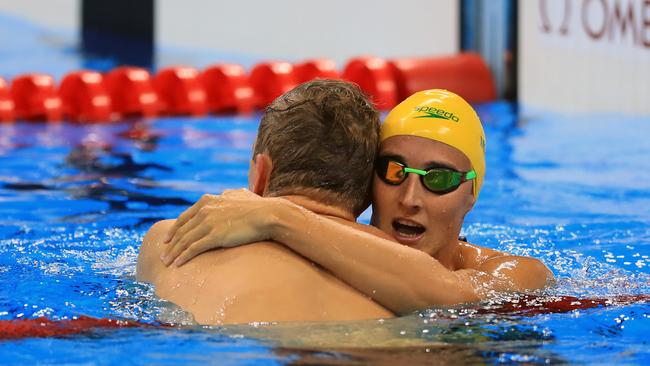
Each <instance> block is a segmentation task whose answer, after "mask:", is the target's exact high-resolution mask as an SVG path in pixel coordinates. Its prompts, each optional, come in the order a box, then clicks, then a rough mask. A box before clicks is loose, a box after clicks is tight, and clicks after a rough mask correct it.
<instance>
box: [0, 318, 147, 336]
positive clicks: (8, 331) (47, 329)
mask: <svg viewBox="0 0 650 366" xmlns="http://www.w3.org/2000/svg"><path fill="white" fill-rule="evenodd" d="M135 327H151V325H148V324H144V323H140V322H137V321H132V320H117V319H106V318H93V317H89V316H79V317H77V318H75V319H63V320H51V319H48V318H46V317H40V318H35V319H15V320H1V321H0V340H10V339H14V340H15V339H23V338H45V337H60V336H66V335H74V334H84V333H89V332H91V331H93V330H95V329H100V328H113V329H116V328H135Z"/></svg>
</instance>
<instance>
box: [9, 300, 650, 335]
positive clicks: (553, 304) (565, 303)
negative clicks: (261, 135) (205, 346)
mask: <svg viewBox="0 0 650 366" xmlns="http://www.w3.org/2000/svg"><path fill="white" fill-rule="evenodd" d="M636 303H650V295H624V296H615V297H612V298H585V299H581V298H578V297H574V296H552V297H543V296H533V295H525V296H522V297H520V298H517V299H513V300H511V301H508V302H506V303H502V304H495V305H493V306H487V307H481V308H478V309H476V310H478V314H511V315H523V316H533V315H541V314H556V313H568V312H571V311H575V310H587V309H594V308H600V307H608V306H621V305H631V304H636ZM169 326H170V325H168V324H158V325H155V324H146V323H141V322H138V321H133V320H117V319H106V318H93V317H89V316H79V317H77V318H75V319H64V320H51V319H48V318H46V317H40V318H35V319H15V320H0V340H17V339H25V338H46V337H61V336H69V335H78V334H88V333H91V332H92V331H94V330H96V329H121V328H161V327H169Z"/></svg>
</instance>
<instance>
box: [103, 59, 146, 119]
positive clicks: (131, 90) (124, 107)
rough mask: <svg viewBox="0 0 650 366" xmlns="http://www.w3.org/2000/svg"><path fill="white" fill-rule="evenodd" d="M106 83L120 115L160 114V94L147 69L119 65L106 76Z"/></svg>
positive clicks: (115, 109)
mask: <svg viewBox="0 0 650 366" xmlns="http://www.w3.org/2000/svg"><path fill="white" fill-rule="evenodd" d="M104 84H105V85H106V89H107V90H108V94H109V95H110V96H111V101H112V104H113V111H115V112H117V113H118V114H119V115H120V117H125V116H143V117H154V116H156V115H157V114H158V109H159V102H158V94H156V91H155V90H154V87H153V83H152V82H151V75H149V72H148V71H147V70H145V69H143V68H139V67H130V66H123V67H118V68H116V69H114V70H113V71H111V72H109V73H108V74H106V75H105V76H104Z"/></svg>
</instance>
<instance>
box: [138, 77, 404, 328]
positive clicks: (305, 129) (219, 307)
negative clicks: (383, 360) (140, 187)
mask: <svg viewBox="0 0 650 366" xmlns="http://www.w3.org/2000/svg"><path fill="white" fill-rule="evenodd" d="M378 146H379V112H378V111H377V110H376V109H375V108H374V106H373V105H372V103H371V102H370V101H369V100H368V99H367V97H366V96H365V95H364V94H363V93H362V92H361V90H360V89H359V88H358V87H357V86H356V85H354V84H351V83H348V82H345V81H341V80H315V81H311V82H308V83H305V84H302V85H300V86H298V87H296V88H295V89H293V90H291V91H289V92H287V93H286V94H284V95H282V96H280V97H278V98H277V99H276V100H275V101H273V103H271V105H270V106H269V107H268V108H267V109H266V111H265V112H264V114H263V116H262V119H261V122H260V126H259V130H258V136H257V139H256V141H255V147H254V155H253V159H252V161H251V164H250V169H249V175H248V181H249V189H250V190H251V191H252V192H254V193H256V194H259V195H265V196H277V197H283V199H284V200H286V202H292V204H294V205H296V206H295V207H301V209H304V210H306V211H309V212H310V213H313V214H314V215H315V216H317V217H320V216H322V217H328V220H332V222H336V223H338V224H339V225H341V226H350V227H355V230H354V232H364V231H365V232H369V233H373V234H374V235H383V233H382V232H381V231H380V230H378V229H376V228H373V227H370V226H365V225H360V224H357V223H355V222H354V218H355V217H356V216H357V215H359V214H360V213H361V212H362V211H363V210H364V209H365V208H366V207H367V206H368V203H367V199H366V197H367V194H368V192H369V191H370V176H371V175H372V162H373V161H374V160H375V158H376V154H377V147H378ZM343 166H346V167H348V168H349V170H341V169H339V168H340V167H343ZM251 194H253V193H251ZM196 214H197V216H196V217H203V216H204V215H210V216H212V214H213V213H212V212H211V210H210V208H204V209H201V210H197V212H196ZM173 226H174V220H165V221H161V222H158V223H156V224H155V225H154V226H153V227H152V228H151V229H149V231H148V232H147V234H146V235H145V237H144V240H143V242H142V246H141V248H140V253H139V256H138V264H137V272H136V277H137V279H138V280H139V281H144V282H150V283H152V284H153V285H154V286H155V289H156V294H157V295H158V296H160V297H161V298H163V299H166V300H169V301H171V302H173V303H175V304H176V305H178V306H180V307H181V308H182V309H184V310H186V311H188V312H190V313H192V315H193V316H194V319H195V320H196V321H197V322H198V323H201V324H232V323H249V322H276V321H325V320H353V319H372V318H385V317H392V316H393V315H394V314H393V313H392V312H390V311H388V310H387V309H385V308H384V307H382V306H381V305H379V304H377V303H376V302H374V301H373V300H372V299H370V298H369V297H368V296H366V295H364V294H362V293H361V292H359V291H358V290H356V289H354V288H353V287H351V286H349V285H348V284H346V283H344V282H343V281H341V280H340V279H337V278H336V277H335V276H333V275H332V274H331V273H330V272H328V271H326V270H324V269H323V268H321V267H320V266H318V265H316V264H314V263H313V262H311V261H309V260H307V259H305V258H304V257H302V256H300V255H298V254H296V253H295V252H293V251H291V250H289V249H287V248H286V247H284V246H282V245H280V244H277V243H273V242H268V241H266V242H265V241H260V242H257V243H254V244H251V245H246V246H241V247H238V248H232V249H227V250H213V251H210V252H207V253H203V254H201V255H199V256H197V257H196V258H194V259H193V260H192V261H191V262H190V263H187V264H186V265H184V266H183V267H180V268H177V267H166V266H165V265H164V264H163V263H162V261H161V256H162V255H163V250H164V249H165V248H166V245H165V243H164V239H165V235H166V234H167V232H168V231H169V229H170V228H171V227H173ZM188 228H189V227H188V226H186V225H185V226H184V229H183V230H187V229H188ZM205 228H206V227H202V228H201V230H203V229H205ZM207 229H209V228H207ZM192 233H195V232H194V231H192ZM224 279H228V281H224Z"/></svg>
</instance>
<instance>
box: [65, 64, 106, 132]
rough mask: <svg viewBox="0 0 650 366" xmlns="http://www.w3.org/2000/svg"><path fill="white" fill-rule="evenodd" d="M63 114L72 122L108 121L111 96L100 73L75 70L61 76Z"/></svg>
mask: <svg viewBox="0 0 650 366" xmlns="http://www.w3.org/2000/svg"><path fill="white" fill-rule="evenodd" d="M59 95H60V96H61V101H62V103H63V115H64V116H65V117H66V118H68V119H70V120H71V121H73V122H108V121H110V120H111V119H112V118H111V117H112V116H111V114H112V106H111V97H110V96H109V95H108V91H107V90H106V87H105V86H104V78H103V76H102V74H100V73H98V72H95V71H86V70H81V71H75V72H71V73H69V74H68V75H66V76H65V78H63V81H62V82H61V86H60V87H59Z"/></svg>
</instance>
